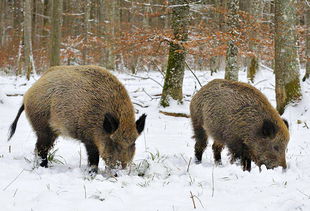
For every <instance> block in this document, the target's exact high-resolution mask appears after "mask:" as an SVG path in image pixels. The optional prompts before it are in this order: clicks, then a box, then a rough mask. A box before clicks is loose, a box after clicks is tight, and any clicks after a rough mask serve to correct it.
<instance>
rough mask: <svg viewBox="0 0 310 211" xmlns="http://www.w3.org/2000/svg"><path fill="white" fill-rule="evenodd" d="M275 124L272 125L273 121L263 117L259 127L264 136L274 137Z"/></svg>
mask: <svg viewBox="0 0 310 211" xmlns="http://www.w3.org/2000/svg"><path fill="white" fill-rule="evenodd" d="M276 132H277V131H276V126H275V125H274V123H273V122H271V121H270V120H267V119H265V120H264V122H263V126H262V129H261V133H262V135H263V137H264V138H267V137H271V138H272V137H275V135H276Z"/></svg>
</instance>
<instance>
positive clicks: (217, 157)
mask: <svg viewBox="0 0 310 211" xmlns="http://www.w3.org/2000/svg"><path fill="white" fill-rule="evenodd" d="M223 148H224V145H223V144H221V143H219V142H217V141H214V143H213V145H212V150H213V156H214V161H215V164H216V165H222V158H221V152H222V150H223Z"/></svg>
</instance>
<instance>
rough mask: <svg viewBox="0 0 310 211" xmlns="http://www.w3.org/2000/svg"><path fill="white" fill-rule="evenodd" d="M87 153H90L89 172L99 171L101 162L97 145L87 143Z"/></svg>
mask: <svg viewBox="0 0 310 211" xmlns="http://www.w3.org/2000/svg"><path fill="white" fill-rule="evenodd" d="M85 147H86V151H87V155H88V165H89V167H90V170H89V173H97V172H98V163H99V152H98V149H97V147H96V146H95V145H94V144H93V143H89V142H87V143H85Z"/></svg>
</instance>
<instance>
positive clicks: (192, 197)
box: [190, 191, 196, 209]
mask: <svg viewBox="0 0 310 211" xmlns="http://www.w3.org/2000/svg"><path fill="white" fill-rule="evenodd" d="M190 194H191V196H190V198H191V199H192V202H193V205H194V209H196V204H195V200H194V196H193V193H192V191H190Z"/></svg>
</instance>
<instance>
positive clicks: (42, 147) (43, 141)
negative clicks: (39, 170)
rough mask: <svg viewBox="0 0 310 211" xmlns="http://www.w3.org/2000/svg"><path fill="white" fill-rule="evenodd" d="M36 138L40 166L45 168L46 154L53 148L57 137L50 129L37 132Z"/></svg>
mask: <svg viewBox="0 0 310 211" xmlns="http://www.w3.org/2000/svg"><path fill="white" fill-rule="evenodd" d="M37 136H38V139H37V143H36V151H37V155H38V156H39V157H40V158H41V163H40V166H41V167H45V168H47V163H48V160H47V154H48V152H49V150H50V149H51V148H52V147H53V145H54V142H55V140H56V138H57V135H56V134H55V133H54V132H53V131H52V130H51V129H50V128H45V129H44V130H40V131H37Z"/></svg>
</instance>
